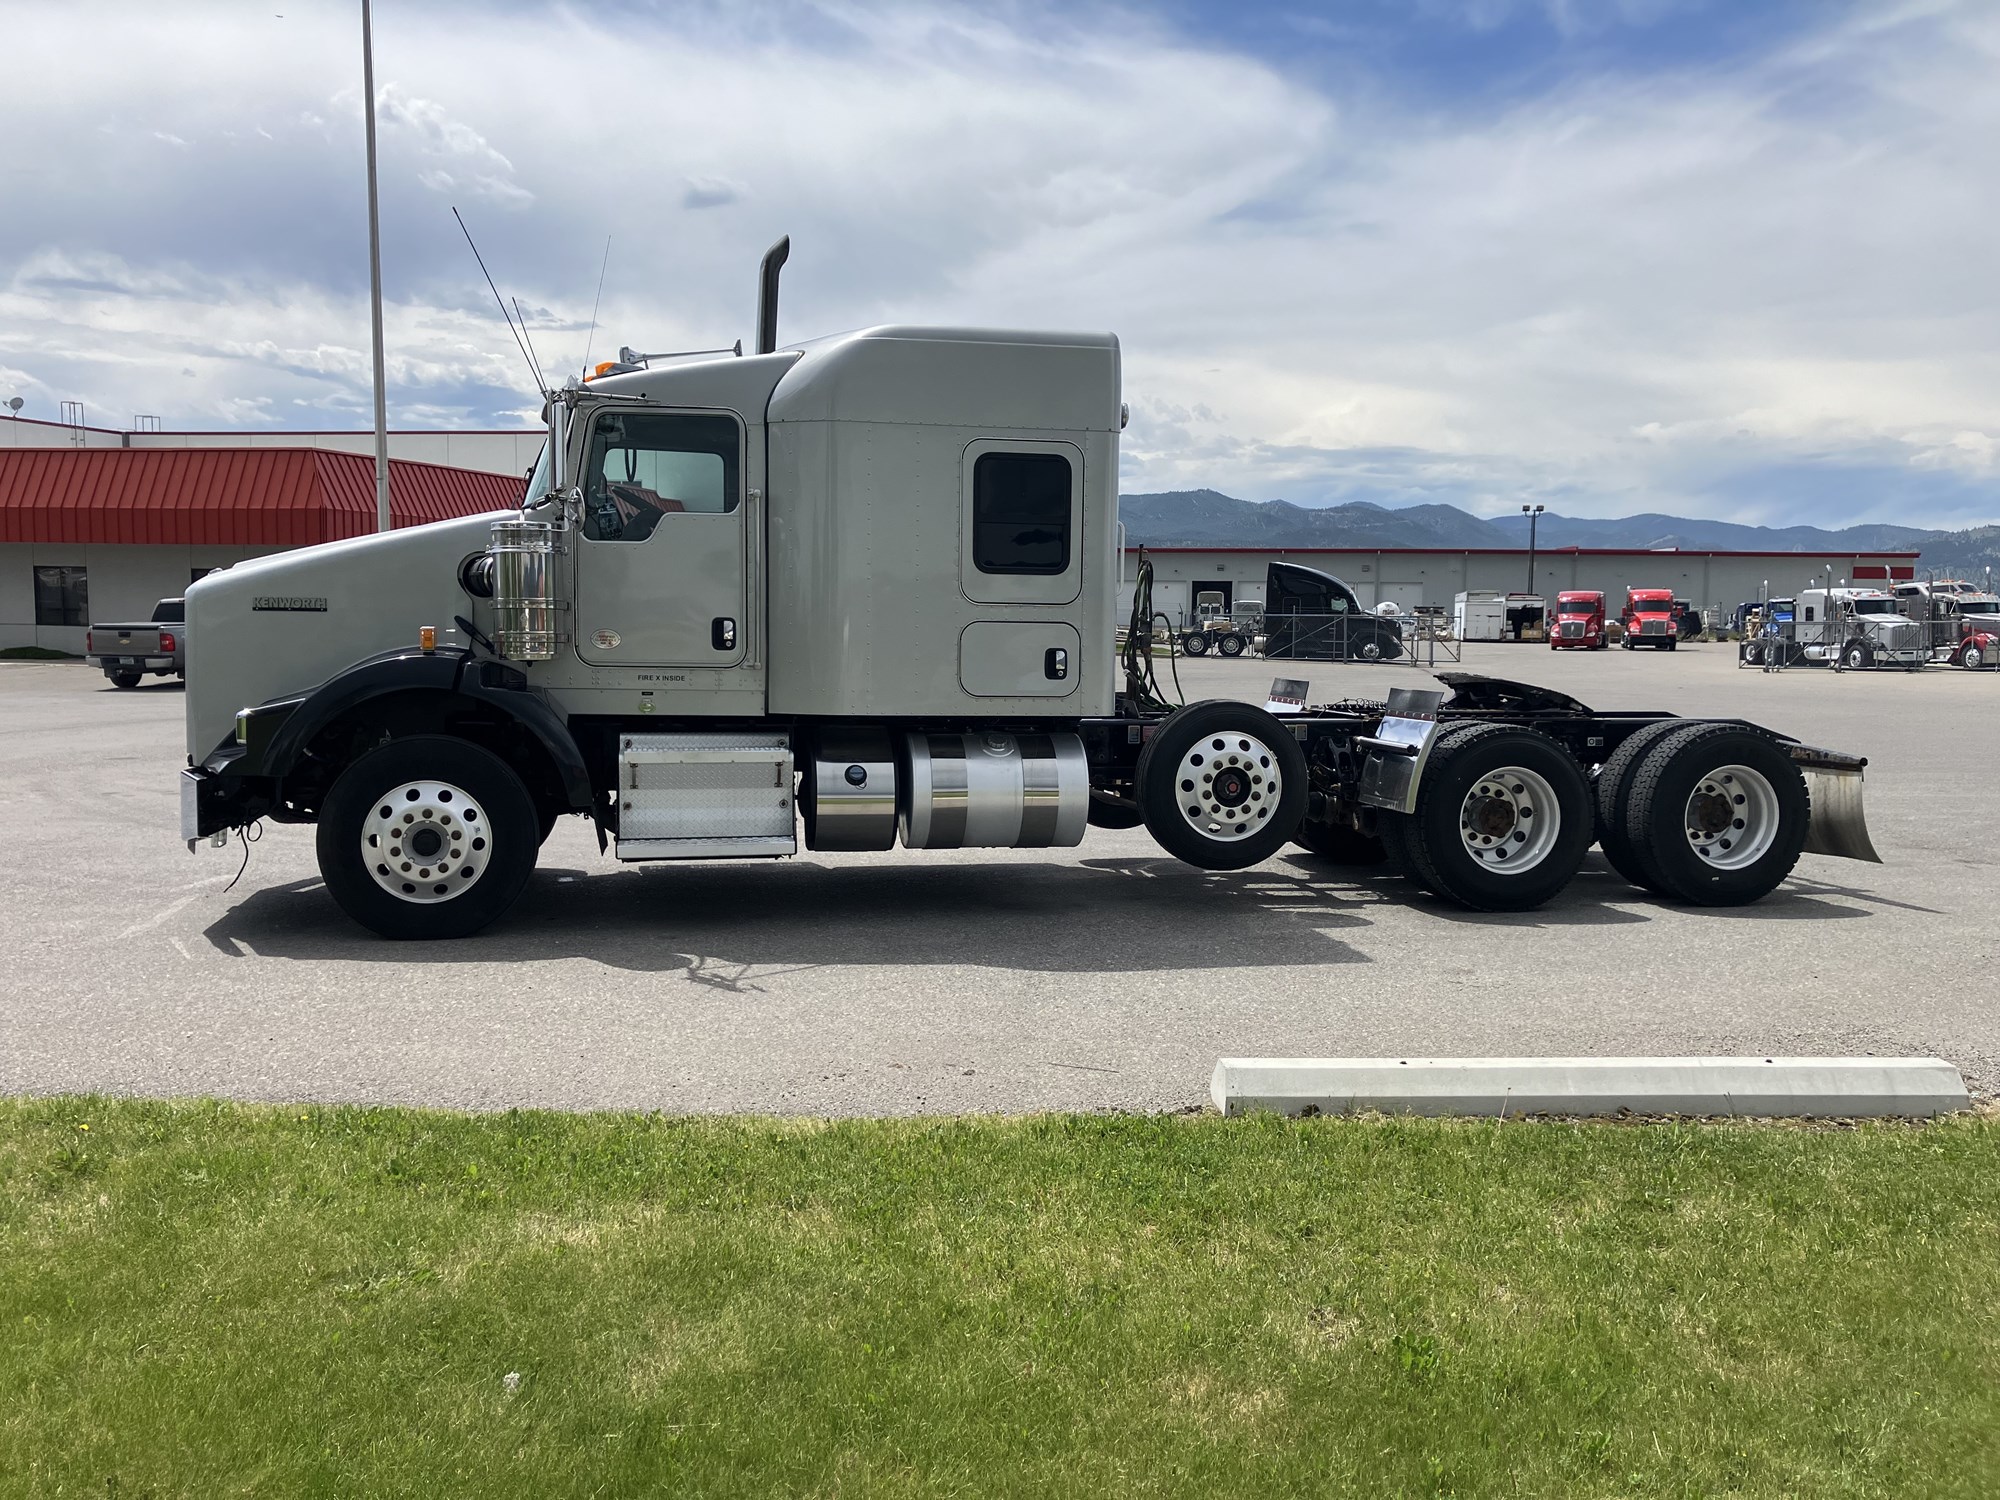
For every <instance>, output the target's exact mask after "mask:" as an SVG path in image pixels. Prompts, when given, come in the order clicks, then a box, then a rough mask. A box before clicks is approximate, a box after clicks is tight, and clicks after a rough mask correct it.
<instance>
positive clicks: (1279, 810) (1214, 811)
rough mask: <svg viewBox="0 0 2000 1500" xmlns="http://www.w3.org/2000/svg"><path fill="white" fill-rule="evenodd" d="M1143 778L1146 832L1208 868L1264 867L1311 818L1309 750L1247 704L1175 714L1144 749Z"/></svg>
mask: <svg viewBox="0 0 2000 1500" xmlns="http://www.w3.org/2000/svg"><path fill="white" fill-rule="evenodd" d="M1136 781H1137V785H1138V794H1139V797H1138V800H1139V806H1140V808H1141V810H1142V811H1143V812H1144V814H1145V820H1146V831H1147V832H1148V833H1150V834H1152V835H1153V838H1154V839H1155V840H1156V841H1157V842H1158V843H1159V846H1160V847H1161V848H1162V849H1164V850H1166V851H1167V852H1168V853H1169V854H1171V855H1173V856H1174V858H1176V859H1179V860H1183V861H1185V862H1186V863H1188V864H1191V865H1197V866H1199V867H1200V868H1202V869H1204V870H1242V869H1247V868H1248V867H1249V866H1251V865H1255V864H1261V863H1263V861H1265V860H1267V859H1269V858H1270V857H1271V856H1272V855H1273V854H1276V853H1277V852H1278V850H1279V849H1281V848H1283V847H1284V844H1285V841H1286V840H1287V839H1290V838H1292V837H1293V836H1294V835H1295V834H1296V833H1297V832H1298V828H1299V821H1300V819H1302V818H1303V817H1304V816H1305V810H1306V755H1305V751H1303V750H1301V749H1300V748H1299V742H1298V741H1297V740H1295V739H1293V738H1292V733H1291V731H1290V730H1289V729H1287V728H1286V727H1285V726H1284V725H1283V724H1282V723H1281V722H1279V720H1277V719H1276V718H1275V717H1273V716H1272V715H1270V714H1267V713H1265V712H1264V710H1263V709H1261V708H1257V707H1255V706H1253V705H1251V704H1248V703H1232V702H1228V701H1226V700H1223V699H1211V700H1209V701H1208V702H1205V703H1190V704H1189V705H1188V706H1187V707H1186V708H1183V709H1178V710H1176V711H1175V712H1174V713H1172V714H1170V715H1169V716H1168V717H1167V719H1166V720H1165V721H1164V722H1163V723H1162V724H1161V725H1160V727H1159V728H1158V729H1156V730H1155V731H1154V732H1153V737H1152V738H1151V739H1149V740H1147V741H1146V748H1145V749H1143V750H1141V751H1140V752H1139V765H1138V769H1137V772H1136Z"/></svg>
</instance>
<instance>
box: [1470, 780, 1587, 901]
mask: <svg viewBox="0 0 2000 1500" xmlns="http://www.w3.org/2000/svg"><path fill="white" fill-rule="evenodd" d="M1561 834H1562V805H1561V803H1559V802H1558V801H1557V800H1556V791H1555V788H1554V787H1552V786H1550V785H1549V783H1548V780H1547V779H1546V778H1545V777H1543V776H1540V775H1538V774H1537V773H1535V772H1533V771H1530V770H1529V769H1528V768H1527V767H1525V766H1497V767H1495V768H1494V769H1493V770H1491V771H1488V772H1486V773H1485V774H1484V775H1482V776H1481V777H1480V778H1479V779H1478V780H1477V781H1475V782H1473V784H1472V788H1471V790H1470V791H1468V792H1467V793H1466V794H1465V802H1464V804H1463V805H1462V806H1461V807H1460V808H1459V813H1458V836H1459V840H1460V842H1461V843H1462V845H1463V846H1464V848H1465V852H1466V855H1467V857H1469V858H1470V859H1471V860H1472V861H1473V863H1475V864H1477V865H1481V866H1483V867H1485V868H1486V869H1489V870H1491V871H1493V873H1494V874H1496V875H1524V874H1526V873H1527V872H1528V871H1530V870H1532V869H1534V868H1535V866H1537V865H1539V864H1540V863H1541V862H1542V861H1543V860H1545V859H1547V858H1548V857H1549V851H1550V850H1551V849H1553V848H1555V846H1556V840H1557V838H1559V837H1560V836H1561Z"/></svg>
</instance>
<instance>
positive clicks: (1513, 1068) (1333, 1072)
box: [1209, 1057, 1971, 1119]
mask: <svg viewBox="0 0 2000 1500" xmlns="http://www.w3.org/2000/svg"><path fill="white" fill-rule="evenodd" d="M1209 1092H1210V1096H1211V1097H1212V1098H1213V1099H1214V1100H1215V1107H1216V1108H1217V1109H1219V1110H1221V1111H1222V1113H1223V1114H1225V1115H1241V1114H1248V1113H1250V1112H1252V1111H1255V1110H1273V1111H1276V1112H1277V1113H1279V1114H1286V1115H1302V1114H1349V1113H1353V1112H1355V1111H1357V1110H1379V1111H1381V1112H1383V1113H1385V1114H1414V1115H1477V1116H1485V1117H1489V1118H1495V1119H1497V1118H1500V1117H1501V1116H1503V1115H1616V1114H1626V1113H1630V1114H1641V1115H1754V1116H1764V1117H1770V1116H1782V1117H1791V1118H1811V1119H1857V1118H1862V1117H1899V1118H1922V1117H1926V1116H1930V1115H1939V1114H1948V1113H1950V1112H1951V1111H1953V1110H1961V1109H1966V1108H1969V1107H1970V1104H1971V1101H1970V1099H1969V1098H1968V1097H1967V1095H1966V1091H1965V1081H1964V1080H1963V1079H1962V1078H1961V1077H1960V1076H1959V1072H1958V1069H1957V1068H1955V1067H1953V1066H1952V1065H1951V1064H1950V1063H1948V1062H1945V1061H1943V1060H1942V1059H1940V1058H1935V1057H1470V1058H1466V1057H1456V1058H1455V1057H1409V1058H1398V1057H1388V1058H1381V1057H1339V1058H1294V1057H1225V1058H1223V1059H1222V1060H1221V1061H1219V1062H1217V1063H1216V1065H1215V1076H1214V1079H1213V1080H1212V1081H1211V1083H1210V1085H1209Z"/></svg>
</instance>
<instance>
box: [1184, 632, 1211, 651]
mask: <svg viewBox="0 0 2000 1500" xmlns="http://www.w3.org/2000/svg"><path fill="white" fill-rule="evenodd" d="M1181 654H1182V655H1183V656H1206V655H1208V637H1207V636H1206V635H1204V634H1203V633H1202V632H1201V631H1199V630H1190V631H1189V632H1188V633H1187V634H1186V635H1184V636H1182V637H1181Z"/></svg>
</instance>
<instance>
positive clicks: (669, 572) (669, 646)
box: [575, 403, 753, 667]
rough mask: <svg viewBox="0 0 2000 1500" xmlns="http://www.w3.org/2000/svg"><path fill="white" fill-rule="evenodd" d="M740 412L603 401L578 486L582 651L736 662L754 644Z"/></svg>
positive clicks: (588, 655)
mask: <svg viewBox="0 0 2000 1500" xmlns="http://www.w3.org/2000/svg"><path fill="white" fill-rule="evenodd" d="M747 438H748V433H747V431H746V428H745V426H744V423H743V419H742V418H741V417H739V416H738V415H737V414H736V413H735V412H730V411H719V410H716V409H714V408H707V409H672V408H663V407H653V406H639V405H631V406H626V405H624V404H622V403H621V404H620V405H617V406H611V407H599V408H598V409H597V411H596V412H595V413H594V415H593V416H592V417H591V419H590V431H589V435H588V438H587V440H586V442H585V445H584V449H583V466H582V469H581V471H580V479H579V483H580V485H581V487H582V490H583V524H582V525H581V527H580V528H579V529H578V531H579V534H578V538H577V543H576V549H577V558H576V596H575V597H576V653H577V655H578V656H579V657H581V658H582V659H583V660H584V661H586V662H588V663H590V664H591V665H592V666H614V667H628V666H630V667H732V666H735V665H736V664H737V663H739V662H741V661H742V660H743V658H744V653H745V650H746V648H747V634H748V620H747V617H746V604H747V600H748V567H749V547H748V541H747V531H746V512H747V509H748V507H747V505H746V503H745V502H746V499H747V491H748V489H749V487H750V482H751V479H752V478H753V476H751V475H750V474H749V472H748V469H749V465H750V462H751V448H750V444H749V442H748V441H747Z"/></svg>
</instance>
